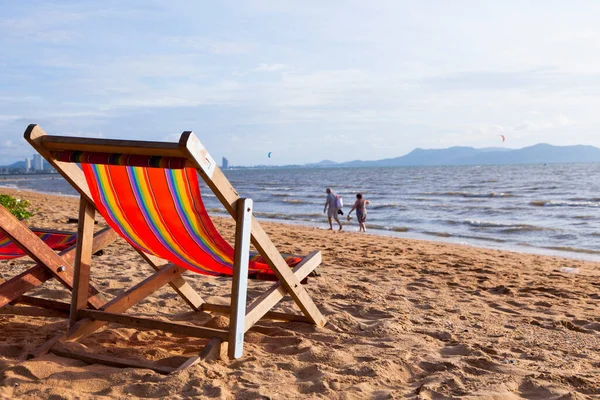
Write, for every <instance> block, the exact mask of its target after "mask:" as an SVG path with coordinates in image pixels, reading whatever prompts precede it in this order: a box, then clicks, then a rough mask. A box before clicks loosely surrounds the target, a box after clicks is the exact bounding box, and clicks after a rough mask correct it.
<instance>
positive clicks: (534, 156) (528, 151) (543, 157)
mask: <svg viewBox="0 0 600 400" xmlns="http://www.w3.org/2000/svg"><path fill="white" fill-rule="evenodd" d="M575 162H600V149H599V148H597V147H593V146H583V145H576V146H553V145H550V144H545V143H541V144H536V145H534V146H530V147H525V148H522V149H517V150H512V149H505V148H497V147H495V148H483V149H476V148H473V147H450V148H447V149H431V150H425V149H420V148H417V149H414V150H413V151H411V152H410V153H408V154H406V155H404V156H401V157H395V158H386V159H383V160H376V161H362V160H354V161H347V162H342V163H334V162H332V161H328V160H325V161H321V162H320V163H313V164H306V165H304V167H321V168H323V167H400V166H435V165H495V164H552V163H575Z"/></svg>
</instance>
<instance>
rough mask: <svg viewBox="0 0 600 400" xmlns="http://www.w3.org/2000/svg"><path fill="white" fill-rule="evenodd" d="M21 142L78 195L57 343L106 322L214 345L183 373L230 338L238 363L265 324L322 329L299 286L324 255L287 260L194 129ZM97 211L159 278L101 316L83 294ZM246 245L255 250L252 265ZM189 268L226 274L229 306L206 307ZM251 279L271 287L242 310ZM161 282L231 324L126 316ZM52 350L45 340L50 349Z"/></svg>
mask: <svg viewBox="0 0 600 400" xmlns="http://www.w3.org/2000/svg"><path fill="white" fill-rule="evenodd" d="M25 138H26V139H27V141H28V142H29V143H30V144H31V145H32V146H33V147H34V148H35V149H36V150H37V151H38V152H39V153H40V154H41V155H42V156H43V157H44V158H45V159H46V160H48V162H49V163H50V164H51V165H52V166H53V167H54V168H56V170H57V171H58V172H59V173H61V174H62V175H63V176H64V177H65V179H67V181H69V182H70V183H71V184H72V185H73V187H74V188H75V189H76V190H77V191H78V192H79V193H80V195H81V207H80V218H79V224H80V225H79V230H80V231H82V232H83V236H82V243H83V248H82V251H81V252H80V253H79V254H78V257H79V259H78V260H77V263H76V265H77V267H78V269H79V270H78V276H80V277H82V278H81V279H80V280H78V281H77V282H76V288H77V290H74V291H73V299H72V309H71V310H72V312H71V316H70V322H71V328H70V330H69V332H68V333H67V334H66V335H65V336H64V337H63V338H61V339H60V341H63V340H66V341H76V340H79V339H81V338H83V337H85V336H87V335H89V334H91V333H93V332H95V331H96V330H98V329H99V328H100V327H102V326H103V325H105V324H106V323H108V322H111V323H118V324H124V325H130V326H135V327H141V328H147V329H161V330H163V331H168V332H173V333H183V334H185V335H188V336H195V337H205V338H209V339H211V340H210V341H209V342H208V344H207V345H206V347H205V348H204V349H203V350H202V352H201V353H200V354H199V355H198V356H195V357H193V358H191V359H189V360H188V361H186V362H185V363H184V364H183V365H182V366H180V367H179V368H177V369H175V370H180V369H182V368H185V367H187V366H189V365H192V364H193V363H195V362H197V361H198V360H200V359H202V358H208V357H215V356H217V355H218V354H220V347H221V343H222V342H228V356H229V357H230V358H238V357H241V356H242V352H243V341H244V333H245V332H246V331H248V329H250V328H251V327H252V326H253V325H254V324H255V323H256V322H257V321H259V320H260V319H261V318H271V319H278V320H294V321H303V322H309V323H312V324H316V325H323V324H324V323H325V318H324V317H323V315H321V313H320V311H319V310H318V308H317V306H316V305H315V304H314V303H313V301H312V299H311V298H310V296H309V294H308V292H307V291H306V289H305V288H304V287H303V285H301V284H300V283H301V281H302V280H303V279H305V278H306V276H307V275H308V274H309V273H310V272H312V271H313V270H314V269H315V268H316V267H317V266H318V265H319V264H320V263H321V254H320V252H319V251H314V252H312V253H310V254H309V255H308V256H306V257H286V258H287V260H286V259H284V257H283V256H282V255H281V254H280V253H279V251H277V249H276V247H275V245H274V244H273V243H272V242H271V240H270V239H269V237H268V236H267V234H266V233H265V231H264V230H263V229H262V227H261V226H260V224H259V223H258V221H257V220H256V219H255V218H254V217H253V216H252V207H253V205H252V200H250V199H242V198H240V197H239V195H238V194H237V192H236V191H235V190H234V188H233V187H232V186H231V183H230V182H229V181H228V180H227V178H226V177H225V175H224V174H223V173H222V171H221V170H220V169H219V167H218V166H217V163H216V162H215V161H214V159H213V158H212V157H211V156H210V154H209V153H208V152H207V151H206V149H205V148H204V147H203V146H202V144H201V143H200V141H199V140H198V138H197V137H196V136H195V135H194V134H193V133H192V132H184V133H183V134H182V135H181V138H180V140H179V142H178V143H161V142H144V141H130V140H108V139H88V138H73V137H61V136H50V135H46V134H45V132H44V131H43V130H42V129H41V128H40V127H39V126H37V125H30V126H29V127H28V128H27V130H26V132H25ZM77 164H80V165H81V168H80V167H79V166H78V165H77ZM198 176H200V177H201V178H202V179H203V180H204V182H205V183H206V184H207V186H208V187H209V188H210V189H211V190H212V192H213V193H214V194H215V195H216V197H217V198H218V199H219V200H220V201H221V203H222V204H223V206H224V207H225V209H226V210H227V211H228V212H229V214H230V215H231V216H232V217H233V218H234V220H235V221H236V232H235V247H232V246H231V245H229V243H227V241H225V239H223V237H222V236H221V235H220V234H219V232H218V231H217V230H216V228H215V226H214V225H213V223H212V221H211V219H210V217H209V215H208V213H207V211H206V209H205V207H204V204H203V202H202V197H201V194H200V186H199V182H198ZM96 211H98V212H99V213H100V214H101V215H102V216H103V217H104V219H105V220H106V221H107V222H108V224H109V225H110V226H111V227H112V228H113V229H114V230H115V231H116V232H117V233H118V234H119V235H120V236H121V237H123V238H124V239H125V240H126V241H127V242H128V243H129V244H131V246H133V248H134V249H135V250H136V251H137V252H138V253H139V254H141V255H142V256H143V257H144V259H145V260H146V261H147V262H148V263H149V264H150V265H151V266H152V267H153V268H154V269H155V270H156V273H155V274H154V275H152V276H150V277H149V278H147V279H146V280H144V281H142V282H140V283H138V284H137V285H135V286H134V287H132V288H131V289H129V290H127V291H125V292H124V293H123V294H121V295H118V296H117V297H116V298H115V299H113V300H111V301H110V302H109V303H107V304H106V305H105V306H103V307H102V308H101V309H100V310H90V309H88V307H87V305H86V302H85V300H84V298H83V297H82V295H81V293H85V292H86V291H87V287H88V278H89V272H90V254H91V252H90V249H89V248H88V247H89V246H88V245H86V243H87V242H88V241H89V240H90V238H91V235H90V233H89V226H90V224H93V221H94V214H95V212H96ZM250 243H252V244H253V245H254V247H255V248H256V249H257V250H258V252H259V256H256V257H253V258H252V259H250V254H249V250H250ZM188 270H189V271H192V272H194V273H198V274H202V275H207V276H230V277H232V288H231V304H230V305H229V306H223V305H217V304H210V303H207V302H205V301H204V300H203V299H202V298H201V297H200V296H199V295H198V294H197V293H196V292H195V291H194V290H193V289H192V288H191V287H190V286H189V285H188V284H187V283H186V282H185V280H184V279H183V278H182V277H181V275H182V274H183V273H184V272H185V271H188ZM248 278H267V279H271V280H275V281H276V283H274V284H273V285H272V286H271V287H270V288H269V289H268V290H266V292H265V293H263V294H262V295H261V296H259V297H258V298H257V299H255V300H254V301H252V302H251V303H250V304H249V305H248V306H246V294H247V280H248ZM165 284H170V285H171V286H172V287H173V288H175V289H176V290H177V292H178V293H179V295H180V296H181V297H182V298H183V299H184V300H185V301H186V302H187V304H188V305H189V306H191V307H192V309H194V310H196V311H198V310H202V311H208V312H219V313H228V314H230V325H229V328H228V329H215V328H208V327H203V326H193V325H188V324H182V323H174V322H164V321H157V320H153V319H147V318H140V317H134V316H130V315H124V314H123V313H124V311H125V310H127V309H128V308H130V307H132V306H133V305H135V304H136V303H137V302H139V301H140V300H142V299H144V298H145V297H147V296H148V295H150V294H151V293H153V292H154V291H155V290H157V289H159V288H160V287H162V286H164V285H165ZM286 295H290V297H291V298H292V300H293V301H294V302H295V304H296V305H297V306H298V307H299V308H300V310H301V311H302V314H303V315H302V314H295V313H281V312H273V311H271V309H272V308H273V307H274V306H275V305H276V304H277V303H278V302H279V301H280V300H281V299H283V297H284V296H286ZM51 347H52V344H49V346H48V348H51ZM61 355H68V356H71V357H75V358H79V359H83V360H86V361H88V362H99V363H105V364H110V365H118V366H134V367H144V368H152V369H154V370H156V371H159V372H163V373H165V372H172V371H173V370H174V369H172V368H171V369H170V368H165V367H160V366H158V365H156V364H152V363H149V362H141V361H134V360H125V359H121V358H118V359H117V358H115V357H106V356H98V355H94V354H90V353H85V354H81V353H75V352H70V353H68V354H67V353H66V352H62V351H61Z"/></svg>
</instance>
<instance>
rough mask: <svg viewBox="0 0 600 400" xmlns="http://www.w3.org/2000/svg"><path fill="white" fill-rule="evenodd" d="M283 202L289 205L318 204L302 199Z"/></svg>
mask: <svg viewBox="0 0 600 400" xmlns="http://www.w3.org/2000/svg"><path fill="white" fill-rule="evenodd" d="M281 202H282V203H288V204H317V203H315V202H314V201H306V200H301V199H283V200H281Z"/></svg>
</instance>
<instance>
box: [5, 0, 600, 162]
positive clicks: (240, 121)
mask: <svg viewBox="0 0 600 400" xmlns="http://www.w3.org/2000/svg"><path fill="white" fill-rule="evenodd" d="M598 15H600V2H596V1H592V0H590V1H577V0H575V1H570V2H565V1H552V0H548V1H542V0H539V1H511V0H507V1H502V2H499V1H485V0H480V1H476V0H472V1H461V0H456V1H452V2H449V1H442V0H440V1H420V2H416V1H400V0H396V1H394V0H391V1H371V2H366V1H362V0H357V1H352V0H347V1H335V0H331V1H311V0H307V1H282V0H279V1H276V0H261V1H258V0H257V1H252V0H250V1H243V2H242V1H239V2H238V1H218V2H212V1H211V2H208V1H205V2H201V1H160V0H154V1H152V0H150V1H101V2H97V1H55V2H52V1H43V2H42V1H23V2H17V1H4V2H2V12H1V13H0V50H1V51H0V157H1V159H0V164H7V163H10V162H13V161H16V160H19V159H23V158H24V157H25V156H30V155H31V154H32V149H31V148H29V147H28V145H27V144H26V143H25V142H24V140H23V139H22V134H23V131H24V130H25V128H26V126H27V125H28V124H29V123H38V124H40V125H41V126H42V127H43V128H44V129H45V130H46V131H47V132H48V133H50V134H61V135H78V136H87V137H106V138H112V137H119V138H129V139H146V140H175V139H176V138H177V137H178V135H179V134H180V133H181V132H182V131H185V130H193V131H194V132H195V133H196V134H197V135H198V136H199V137H200V139H201V140H202V142H203V143H204V144H205V146H206V147H207V148H208V149H209V151H210V152H211V153H212V155H213V156H214V157H215V158H217V159H220V157H222V156H226V157H228V158H229V160H230V163H231V164H234V165H250V164H259V163H265V164H287V163H305V162H315V161H320V160H323V159H331V160H335V161H346V160H353V159H379V158H386V157H395V156H399V155H403V154H406V153H407V152H409V151H411V150H412V149H413V148H415V147H421V148H443V147H449V146H473V147H491V146H501V145H502V141H501V139H500V136H499V135H505V136H506V138H507V139H506V142H505V143H504V146H506V147H510V148H520V147H524V146H528V145H532V144H535V143H540V142H546V143H551V144H555V145H569V144H590V145H595V146H599V147H600V135H598V131H599V129H598V128H599V127H600V120H599V119H598V118H597V117H596V115H597V113H598V111H597V110H598V109H599V108H600V75H599V72H598V71H600V25H599V24H598V23H597V16H598ZM269 151H271V152H272V158H271V159H268V158H267V157H266V155H267V153H268V152H269Z"/></svg>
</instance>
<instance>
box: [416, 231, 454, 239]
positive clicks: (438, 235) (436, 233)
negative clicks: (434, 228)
mask: <svg viewBox="0 0 600 400" xmlns="http://www.w3.org/2000/svg"><path fill="white" fill-rule="evenodd" d="M423 233H424V234H426V235H431V236H437V237H443V238H448V237H452V235H451V234H449V233H448V232H431V231H424V232H423Z"/></svg>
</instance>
